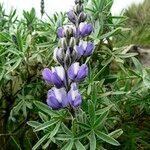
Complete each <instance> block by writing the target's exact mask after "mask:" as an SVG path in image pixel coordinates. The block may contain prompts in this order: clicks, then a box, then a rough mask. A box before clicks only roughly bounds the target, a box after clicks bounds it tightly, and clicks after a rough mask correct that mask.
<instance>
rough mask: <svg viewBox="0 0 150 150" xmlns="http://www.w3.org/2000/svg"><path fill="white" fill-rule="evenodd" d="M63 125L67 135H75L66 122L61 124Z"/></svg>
mask: <svg viewBox="0 0 150 150" xmlns="http://www.w3.org/2000/svg"><path fill="white" fill-rule="evenodd" d="M61 127H62V129H63V131H64V132H65V133H66V134H67V135H70V136H73V133H72V132H71V131H70V130H69V129H68V127H67V126H66V125H65V124H64V123H62V124H61Z"/></svg>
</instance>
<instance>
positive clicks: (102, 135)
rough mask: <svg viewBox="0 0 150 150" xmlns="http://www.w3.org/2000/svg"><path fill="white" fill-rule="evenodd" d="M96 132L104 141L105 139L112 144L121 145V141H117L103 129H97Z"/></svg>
mask: <svg viewBox="0 0 150 150" xmlns="http://www.w3.org/2000/svg"><path fill="white" fill-rule="evenodd" d="M95 133H96V135H97V137H98V138H100V139H101V140H103V141H105V142H107V143H109V144H111V145H115V146H119V145H120V144H119V142H118V141H116V140H115V139H114V138H112V137H110V136H109V135H107V134H105V133H103V132H101V131H98V130H96V131H95Z"/></svg>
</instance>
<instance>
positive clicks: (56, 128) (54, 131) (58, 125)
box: [49, 122, 61, 138]
mask: <svg viewBox="0 0 150 150" xmlns="http://www.w3.org/2000/svg"><path fill="white" fill-rule="evenodd" d="M60 124H61V122H58V124H57V125H56V126H55V128H54V129H53V131H51V134H50V137H49V138H52V137H54V136H55V135H56V133H57V132H58V130H59V128H60Z"/></svg>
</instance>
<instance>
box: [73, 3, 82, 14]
mask: <svg viewBox="0 0 150 150" xmlns="http://www.w3.org/2000/svg"><path fill="white" fill-rule="evenodd" d="M74 11H75V12H76V14H80V13H81V12H82V11H83V5H79V4H77V5H75V7H74Z"/></svg>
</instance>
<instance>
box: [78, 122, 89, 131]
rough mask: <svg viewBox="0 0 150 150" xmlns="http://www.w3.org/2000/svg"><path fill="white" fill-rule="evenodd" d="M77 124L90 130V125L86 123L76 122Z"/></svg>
mask: <svg viewBox="0 0 150 150" xmlns="http://www.w3.org/2000/svg"><path fill="white" fill-rule="evenodd" d="M77 124H78V125H79V126H80V127H81V128H83V129H85V130H90V126H89V125H88V124H85V123H81V122H77Z"/></svg>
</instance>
